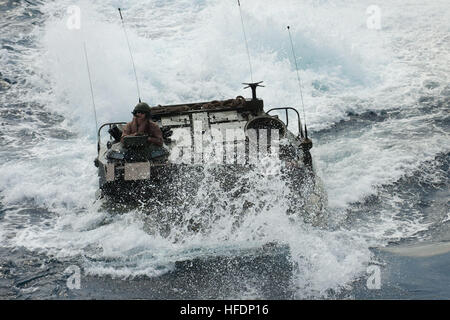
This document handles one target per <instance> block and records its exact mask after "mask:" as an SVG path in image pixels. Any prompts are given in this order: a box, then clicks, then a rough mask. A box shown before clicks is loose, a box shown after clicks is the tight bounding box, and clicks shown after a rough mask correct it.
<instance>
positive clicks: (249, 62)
mask: <svg viewBox="0 0 450 320" xmlns="http://www.w3.org/2000/svg"><path fill="white" fill-rule="evenodd" d="M237 3H238V7H239V14H240V16H241V23H242V32H243V34H244V40H245V48H246V49H247V57H248V65H249V67H250V78H251V79H252V82H253V71H252V62H251V61H250V51H249V50H248V43H247V36H246V34H245V27H244V19H243V18H242V11H241V3H240V2H239V0H237Z"/></svg>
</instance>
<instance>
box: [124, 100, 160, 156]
mask: <svg viewBox="0 0 450 320" xmlns="http://www.w3.org/2000/svg"><path fill="white" fill-rule="evenodd" d="M132 114H133V120H132V121H131V122H128V123H127V124H126V125H125V127H124V128H123V131H122V137H121V141H122V142H123V138H124V137H126V136H139V135H148V142H149V143H150V144H153V145H156V146H159V147H161V146H162V145H163V135H162V132H161V129H160V128H159V126H158V125H157V124H156V123H155V122H153V121H151V120H150V107H149V105H148V104H146V103H145V102H140V103H138V104H137V105H136V107H135V108H134V110H133V112H132Z"/></svg>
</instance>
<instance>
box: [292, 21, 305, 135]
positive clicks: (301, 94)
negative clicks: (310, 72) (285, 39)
mask: <svg viewBox="0 0 450 320" xmlns="http://www.w3.org/2000/svg"><path fill="white" fill-rule="evenodd" d="M287 29H288V33H289V40H290V41H291V48H292V55H293V56H294V62H295V70H296V72H297V81H298V88H299V90H300V98H301V101H302V108H303V119H304V120H305V138H306V139H308V129H307V128H306V115H305V104H304V103H303V93H302V82H301V80H300V74H299V72H298V66H297V58H296V56H295V51H294V43H293V42H292V36H291V31H290V28H289V26H287ZM300 133H301V134H302V136H303V130H302V128H300Z"/></svg>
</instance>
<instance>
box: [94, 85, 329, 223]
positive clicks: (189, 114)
mask: <svg viewBox="0 0 450 320" xmlns="http://www.w3.org/2000/svg"><path fill="white" fill-rule="evenodd" d="M260 83H261V82H258V83H246V85H247V87H246V88H251V90H252V98H248V99H246V98H244V97H242V96H238V97H236V98H235V99H229V100H221V101H218V100H216V101H209V102H200V103H188V104H177V105H167V106H161V105H158V106H154V107H151V119H152V121H154V122H155V123H157V124H158V126H159V127H160V128H161V130H162V133H163V138H164V145H163V146H162V147H156V146H149V145H148V144H147V142H146V141H147V139H146V136H141V137H139V136H137V137H125V138H123V139H121V137H122V129H123V126H124V125H125V122H111V123H104V124H103V125H101V126H100V128H99V130H98V156H97V158H96V159H95V161H94V162H95V165H96V167H97V168H98V176H99V192H98V196H99V197H103V198H106V199H107V200H108V201H117V202H130V201H131V202H133V201H140V202H142V201H144V202H145V201H146V200H148V199H153V200H154V199H158V201H163V200H161V199H166V200H167V201H168V202H167V203H168V204H169V205H175V204H176V201H177V200H176V199H180V198H179V197H177V195H178V194H180V193H181V192H183V193H185V194H186V193H187V194H188V196H187V197H184V198H183V199H187V198H189V193H192V194H195V193H196V192H197V190H198V187H199V186H200V185H201V184H202V183H205V182H204V181H203V178H204V171H205V168H207V170H210V171H211V170H213V171H214V173H213V174H215V175H216V176H217V179H219V180H220V181H221V183H220V186H221V187H223V188H224V190H230V189H231V188H232V187H233V186H235V184H236V181H237V180H238V178H239V177H241V176H243V175H245V174H246V172H249V171H251V170H254V169H258V168H259V169H260V167H261V166H266V168H265V171H264V170H263V171H259V172H262V173H263V174H267V175H274V174H277V175H281V176H282V177H283V178H284V179H286V180H287V181H288V183H287V185H288V188H289V189H290V190H289V193H286V196H289V197H291V198H292V203H293V206H292V208H293V209H292V210H293V211H298V212H300V211H301V212H302V214H305V212H307V215H308V216H309V217H312V220H313V221H314V219H316V217H317V216H318V215H320V213H321V212H322V211H323V208H324V205H325V203H326V195H325V193H324V191H323V188H322V184H321V181H320V178H319V177H318V176H317V175H316V173H315V168H314V166H313V160H312V157H311V154H310V149H311V148H312V141H311V140H310V139H309V138H308V134H307V128H306V126H304V125H303V124H302V123H301V119H300V115H299V113H298V111H297V110H296V109H295V108H292V107H274V108H269V109H268V110H267V111H266V110H265V109H264V103H263V100H261V99H259V98H257V96H256V88H257V87H258V86H261V85H260ZM280 117H283V118H284V121H282V120H281V119H280ZM292 118H294V127H297V131H298V132H297V134H294V133H293V132H291V131H290V130H288V125H289V123H290V120H291V119H292ZM106 131H107V133H106ZM105 138H106V139H105ZM267 164H269V165H267ZM202 181H203V182H202ZM244 189H245V188H244ZM242 192H245V190H242ZM179 201H183V200H179ZM178 204H179V205H182V203H178Z"/></svg>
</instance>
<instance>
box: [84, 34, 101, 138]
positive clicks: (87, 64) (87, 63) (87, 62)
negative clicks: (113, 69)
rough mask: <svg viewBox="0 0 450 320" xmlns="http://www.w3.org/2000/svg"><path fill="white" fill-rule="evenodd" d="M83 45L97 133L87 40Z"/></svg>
mask: <svg viewBox="0 0 450 320" xmlns="http://www.w3.org/2000/svg"><path fill="white" fill-rule="evenodd" d="M83 47H84V56H85V58H86V67H87V73H88V77H89V85H90V87H91V98H92V107H93V109H94V118H95V133H97V132H98V126H97V112H96V111H95V101H94V90H93V89H92V80H91V71H90V70H89V60H88V55H87V50H86V43H85V42H83Z"/></svg>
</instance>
